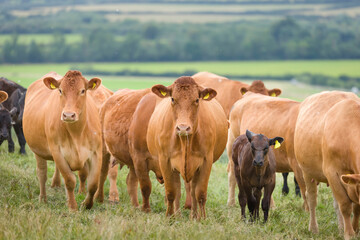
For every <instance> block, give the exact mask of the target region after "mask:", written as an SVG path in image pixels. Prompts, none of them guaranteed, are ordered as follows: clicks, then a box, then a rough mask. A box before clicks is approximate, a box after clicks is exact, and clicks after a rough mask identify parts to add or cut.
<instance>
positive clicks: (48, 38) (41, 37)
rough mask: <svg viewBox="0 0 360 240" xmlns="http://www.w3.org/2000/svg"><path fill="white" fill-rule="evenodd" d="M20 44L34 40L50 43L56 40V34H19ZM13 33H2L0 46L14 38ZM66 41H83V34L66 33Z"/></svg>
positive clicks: (68, 42)
mask: <svg viewBox="0 0 360 240" xmlns="http://www.w3.org/2000/svg"><path fill="white" fill-rule="evenodd" d="M16 36H17V37H18V43H19V44H25V45H29V44H30V43H31V42H32V41H34V42H36V43H37V44H41V45H44V44H49V43H51V42H53V41H54V36H55V35H54V34H18V35H16ZM13 37H14V35H13V34H0V46H2V45H4V43H5V42H6V41H11V40H12V39H13ZM64 37H65V42H66V43H67V44H72V43H78V42H81V40H82V36H81V34H64Z"/></svg>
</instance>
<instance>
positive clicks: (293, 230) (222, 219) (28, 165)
mask: <svg viewBox="0 0 360 240" xmlns="http://www.w3.org/2000/svg"><path fill="white" fill-rule="evenodd" d="M30 69H32V68H29V70H30ZM64 69H66V68H64ZM64 69H63V70H62V69H61V68H59V69H57V68H56V70H57V71H59V73H62V74H63V73H64V72H62V71H65V70H64ZM33 70H35V69H33ZM30 74H34V75H36V74H38V73H36V71H34V72H32V73H30ZM103 80H104V85H105V86H107V87H109V88H111V89H114V88H115V89H117V88H122V87H128V88H144V87H150V86H152V85H153V84H155V83H162V84H165V85H166V84H171V83H172V82H173V80H174V79H171V78H161V79H159V78H127V77H124V78H118V77H109V76H106V77H104V78H103ZM266 85H268V86H269V87H270V88H272V87H279V88H281V89H282V90H283V94H282V96H283V97H291V98H293V99H297V100H301V99H303V98H305V97H306V96H308V95H310V94H312V93H314V92H319V91H321V90H323V89H322V88H314V87H312V86H307V85H300V86H294V85H291V84H290V83H286V82H278V81H269V82H266ZM13 136H14V134H13ZM14 138H15V139H14V141H15V142H17V140H16V137H14ZM18 150H19V146H18V145H17V144H16V147H15V152H17V151H18ZM26 150H27V153H28V155H27V156H21V155H19V154H17V153H15V154H9V153H7V142H5V143H3V144H2V145H1V146H0V189H1V191H2V194H1V195H0V206H2V207H0V239H69V238H71V239H119V238H126V239H144V238H146V239H149V238H150V239H313V238H315V239H342V233H341V232H340V231H339V230H338V228H337V220H336V216H335V212H334V209H333V207H332V194H331V192H330V188H328V187H326V185H325V184H320V187H319V198H318V207H317V210H318V211H317V214H318V215H317V216H318V223H319V230H320V234H318V235H313V234H311V233H310V232H308V230H307V228H308V221H309V214H308V213H307V212H305V211H304V210H302V208H301V205H302V200H301V199H300V198H298V197H295V193H294V183H293V180H292V179H293V174H290V177H289V184H290V193H289V195H288V196H282V194H281V187H282V177H281V175H280V174H278V175H277V184H276V188H275V191H274V195H273V196H274V199H275V202H276V208H275V209H273V210H271V211H270V216H269V221H268V222H267V223H266V224H263V223H254V224H251V223H249V222H247V221H245V222H244V221H242V220H241V218H240V216H241V214H240V207H239V206H238V203H237V205H236V206H235V207H227V206H226V201H227V193H228V190H227V172H226V167H227V157H226V155H225V154H223V156H222V157H221V158H220V160H219V161H217V162H216V163H215V164H214V165H213V169H212V172H211V176H210V181H209V188H208V200H207V204H206V209H207V219H206V220H202V221H200V222H198V221H193V220H190V219H189V215H190V211H189V210H182V213H181V216H179V217H175V218H166V217H165V212H166V206H165V204H164V187H163V186H162V185H160V184H159V183H158V182H157V181H156V180H155V176H154V174H153V173H151V179H152V183H153V189H152V194H151V196H150V205H151V209H152V212H151V213H148V214H146V213H143V212H142V211H140V210H139V209H134V208H133V207H132V206H131V204H130V198H129V196H128V194H127V191H126V183H125V182H126V175H127V172H128V169H127V168H126V167H124V168H123V169H122V170H121V171H120V173H119V176H118V190H119V194H120V203H119V204H110V203H109V202H108V201H105V203H104V204H99V203H95V204H94V206H93V208H92V209H91V210H80V211H78V212H76V213H71V212H69V210H68V208H67V206H66V204H65V201H66V198H65V190H64V187H62V188H60V189H52V188H50V184H51V177H52V174H53V172H54V164H53V163H52V162H48V181H47V184H46V188H47V195H48V203H47V204H44V203H39V202H38V195H39V185H38V180H37V177H36V160H35V158H34V155H33V153H31V151H30V149H29V148H28V146H27V148H26ZM62 185H63V186H64V184H63V183H62ZM77 187H78V186H77ZM108 191H109V183H108V181H107V182H106V183H105V194H106V199H107V195H108ZM138 195H139V196H140V201H141V193H140V191H139V193H138ZM84 198H85V196H84V195H82V194H77V195H76V200H77V202H78V203H80V202H81V201H83V200H84ZM183 204H184V192H183V194H182V200H181V205H183ZM260 212H261V213H260V216H262V211H260Z"/></svg>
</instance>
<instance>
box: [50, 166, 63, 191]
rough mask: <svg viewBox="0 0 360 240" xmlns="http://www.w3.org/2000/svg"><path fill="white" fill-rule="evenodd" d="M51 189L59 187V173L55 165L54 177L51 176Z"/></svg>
mask: <svg viewBox="0 0 360 240" xmlns="http://www.w3.org/2000/svg"><path fill="white" fill-rule="evenodd" d="M54 164H55V163H54ZM51 187H52V188H55V187H61V176H60V171H59V168H58V167H57V166H56V164H55V172H54V175H53V177H52V181H51Z"/></svg>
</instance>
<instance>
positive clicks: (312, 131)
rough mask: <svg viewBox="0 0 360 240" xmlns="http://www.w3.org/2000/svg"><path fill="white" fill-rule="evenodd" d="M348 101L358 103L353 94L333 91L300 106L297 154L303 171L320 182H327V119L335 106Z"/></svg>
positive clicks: (308, 100)
mask: <svg viewBox="0 0 360 240" xmlns="http://www.w3.org/2000/svg"><path fill="white" fill-rule="evenodd" d="M346 99H353V100H355V101H358V97H357V96H356V95H355V94H353V93H348V92H340V91H332V92H321V93H318V94H314V95H312V96H310V97H308V98H306V99H305V100H304V101H303V102H302V103H301V105H300V110H299V115H298V118H297V122H296V128H295V138H294V143H295V154H296V158H297V160H298V162H299V164H300V166H301V168H302V169H303V171H305V172H307V174H308V175H309V176H312V177H313V178H314V179H318V180H319V181H323V182H326V178H325V176H324V174H323V170H322V166H323V156H322V137H323V135H324V125H325V120H326V118H325V117H326V114H327V113H328V111H330V109H331V108H333V107H334V105H335V104H337V103H338V102H341V101H343V100H346Z"/></svg>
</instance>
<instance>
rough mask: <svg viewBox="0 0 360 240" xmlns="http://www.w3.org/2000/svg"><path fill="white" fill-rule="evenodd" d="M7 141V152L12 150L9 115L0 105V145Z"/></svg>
mask: <svg viewBox="0 0 360 240" xmlns="http://www.w3.org/2000/svg"><path fill="white" fill-rule="evenodd" d="M5 140H7V141H8V149H9V152H14V141H13V140H12V138H11V116H10V113H9V111H8V110H7V109H6V108H3V107H2V106H0V145H1V144H2V143H3V141H5Z"/></svg>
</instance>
